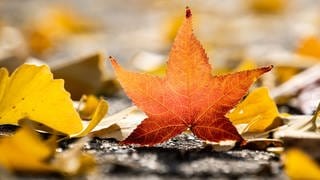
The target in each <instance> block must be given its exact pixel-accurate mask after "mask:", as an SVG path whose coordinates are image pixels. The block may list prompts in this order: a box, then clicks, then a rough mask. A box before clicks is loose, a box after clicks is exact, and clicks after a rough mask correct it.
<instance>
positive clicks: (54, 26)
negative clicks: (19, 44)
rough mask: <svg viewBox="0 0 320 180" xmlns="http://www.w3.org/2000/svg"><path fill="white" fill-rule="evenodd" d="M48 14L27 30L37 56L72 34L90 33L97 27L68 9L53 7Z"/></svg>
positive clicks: (29, 40) (32, 48) (30, 43)
mask: <svg viewBox="0 0 320 180" xmlns="http://www.w3.org/2000/svg"><path fill="white" fill-rule="evenodd" d="M46 12H47V14H45V15H44V16H42V17H41V19H39V20H37V21H36V22H35V23H33V24H31V25H30V27H32V28H29V29H28V30H27V34H28V42H29V46H30V48H31V50H32V51H33V52H34V53H36V54H42V53H44V52H45V51H46V50H48V49H49V48H51V47H52V46H53V45H54V44H55V42H56V41H57V40H61V39H63V38H65V37H67V36H68V35H70V34H75V33H83V32H88V31H91V30H92V29H94V27H95V25H94V24H93V23H92V21H89V20H88V19H87V18H85V17H82V16H80V15H79V14H77V13H75V12H74V11H73V10H72V9H68V8H66V7H62V6H59V7H53V8H51V9H48V10H47V11H46Z"/></svg>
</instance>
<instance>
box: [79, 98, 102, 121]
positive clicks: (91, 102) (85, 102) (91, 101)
mask: <svg viewBox="0 0 320 180" xmlns="http://www.w3.org/2000/svg"><path fill="white" fill-rule="evenodd" d="M98 104H99V99H98V98H97V97H96V96H94V95H89V96H86V95H83V96H82V97H81V99H80V105H79V106H80V107H79V110H78V111H79V114H80V117H81V119H83V120H85V119H91V118H92V116H93V114H94V112H95V110H96V109H97V106H98Z"/></svg>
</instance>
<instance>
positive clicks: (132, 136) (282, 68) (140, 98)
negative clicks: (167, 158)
mask: <svg viewBox="0 0 320 180" xmlns="http://www.w3.org/2000/svg"><path fill="white" fill-rule="evenodd" d="M30 2H31V4H29V5H30V6H25V7H24V8H23V9H19V10H18V9H17V10H15V11H17V15H14V16H13V15H12V13H13V11H12V12H11V10H10V9H8V10H6V11H4V13H3V14H2V16H1V17H0V179H2V178H6V176H2V172H4V173H7V172H8V174H9V175H10V176H11V175H13V176H14V175H16V174H22V175H24V174H27V175H30V174H33V175H35V177H36V176H37V175H38V174H46V175H49V176H50V175H51V174H52V173H54V174H59V175H61V176H67V177H68V176H70V177H79V176H80V177H81V178H82V176H81V175H82V174H87V173H90V172H94V171H92V170H97V169H98V170H100V169H99V168H101V166H102V165H103V168H104V167H105V166H104V164H102V163H105V162H107V163H110V162H111V163H114V164H116V165H117V167H118V166H119V167H120V166H122V165H121V164H118V163H119V162H118V161H119V159H121V158H123V157H126V156H127V154H126V153H128V152H135V151H136V150H141V149H142V150H146V149H148V148H150V146H154V147H152V148H150V150H154V148H155V149H157V148H158V147H162V146H164V145H168V144H170V146H171V144H174V145H175V143H176V142H172V141H174V139H172V138H175V137H176V136H177V135H180V134H182V135H180V136H184V135H188V137H189V136H190V137H192V138H194V139H188V140H186V141H187V142H189V141H190V143H192V142H195V141H196V142H197V143H198V144H199V148H203V149H205V150H206V153H207V150H212V151H218V152H220V151H229V150H232V149H236V151H240V152H241V151H245V150H244V149H249V150H255V151H258V150H259V151H267V152H268V153H273V155H274V156H276V157H278V156H279V157H280V158H275V159H279V164H281V163H283V165H284V166H283V167H284V168H283V172H284V173H285V174H286V175H287V176H288V177H289V178H292V179H319V178H320V165H319V163H318V162H319V160H320V153H318V152H319V145H318V144H319V143H320V131H319V121H320V93H319V92H320V73H319V72H320V65H319V64H320V37H319V30H320V29H319V27H320V26H319V24H320V21H319V19H320V14H319V10H318V9H317V8H315V7H316V6H314V5H313V4H312V3H311V4H312V5H311V6H312V7H313V6H314V8H310V7H308V8H307V7H305V6H304V4H308V3H306V2H303V3H302V2H301V3H297V2H293V1H292V2H291V1H287V0H243V1H230V2H232V3H230V2H229V1H226V2H222V1H221V2H218V1H213V2H203V3H197V4H195V3H191V2H190V3H191V5H192V7H193V8H194V11H193V12H196V14H197V15H196V18H193V14H192V13H191V10H190V9H189V8H186V11H185V16H184V18H183V16H180V13H179V14H178V13H177V12H178V11H177V9H180V8H177V7H178V5H182V6H181V7H185V6H186V5H185V2H177V4H178V5H177V6H173V4H172V5H170V6H169V4H170V3H168V4H166V5H165V6H164V5H163V3H160V2H158V1H157V0H155V1H154V2H153V1H152V3H149V2H148V3H146V2H144V1H143V2H136V4H135V5H132V4H130V3H129V2H128V4H130V6H131V5H132V6H133V7H130V8H126V11H127V12H126V13H125V14H123V15H122V14H121V15H119V14H118V13H119V12H120V11H119V12H116V11H115V10H117V11H118V10H119V9H118V8H114V7H117V5H119V4H120V5H121V8H120V9H123V7H124V6H123V4H122V3H121V2H116V1H115V2H112V3H111V1H110V2H107V1H106V2H102V1H101V2H98V1H97V2H95V3H93V4H92V5H90V7H86V3H79V4H78V5H79V7H78V6H77V7H74V6H69V5H71V4H72V3H70V4H68V5H61V4H60V5H59V4H56V3H52V4H51V5H50V6H47V7H45V8H44V7H42V6H43V5H44V4H47V3H44V4H38V3H35V4H33V5H32V2H33V1H30ZM228 2H229V3H228ZM207 3H208V6H206V4H207ZM27 4H28V3H26V4H25V5H27ZM100 4H103V5H101V7H103V8H101V7H99V8H98V6H99V5H100ZM146 4H148V5H146ZM140 5H141V7H140ZM167 5H168V7H167ZM210 5H213V6H210ZM16 6H17V5H13V7H16ZM135 6H139V8H138V9H139V10H138V11H137V7H135ZM300 6H301V7H300ZM4 7H7V6H6V3H2V2H1V3H0V9H1V10H3V9H5V8H4ZM8 7H9V6H8ZM83 7H84V9H85V10H84V11H78V9H82V8H83ZM128 7H129V6H128ZM146 7H147V8H146ZM161 7H164V8H161ZM169 7H174V8H169ZM304 8H306V9H307V10H302V9H304ZM41 9H42V10H41ZM144 9H152V12H151V11H150V12H149V11H148V12H145V10H144ZM20 11H21V12H20ZM136 11H137V12H136ZM160 11H161V13H160ZM162 11H163V12H162ZM1 12H2V11H1ZM30 12H32V13H30ZM90 12H91V13H90ZM92 12H93V13H92ZM142 12H143V13H142ZM164 12H165V13H164ZM14 13H15V12H14ZM8 14H9V16H8ZM141 14H143V15H141ZM6 15H7V16H8V17H7V16H6ZM159 17H161V18H159ZM154 19H157V21H154V22H153V20H154ZM160 19H162V20H163V21H159V20H160ZM137 20H139V21H140V22H141V24H139V23H140V22H139V23H137ZM155 24H156V25H155ZM193 26H196V27H201V28H195V30H196V31H194V30H193ZM174 37H175V38H174ZM198 39H199V40H198ZM172 41H173V42H172ZM200 41H201V43H200ZM171 44H172V45H171ZM170 46H171V49H170V51H169V56H168V58H166V56H165V55H164V54H165V52H166V51H167V50H169V47H170ZM107 55H114V56H116V57H119V59H126V58H127V59H128V58H131V59H129V60H128V61H127V64H126V63H125V61H118V60H116V59H115V58H113V57H112V56H110V58H109V59H110V61H107V58H105V57H107ZM209 57H210V58H209ZM210 59H211V60H212V59H213V60H214V61H211V60H210ZM118 62H119V63H118ZM120 64H123V66H122V65H120ZM125 64H126V65H127V66H126V67H125ZM212 67H214V68H212ZM127 68H128V69H132V71H129V70H127ZM112 69H113V71H112ZM134 71H135V72H134ZM128 98H129V99H128ZM107 100H108V102H110V103H108V102H107ZM180 136H178V137H180ZM95 141H96V142H98V141H101V142H110V143H108V144H103V143H102V145H99V146H95V145H94V142H95ZM91 143H93V144H91ZM178 143H179V142H178ZM115 144H116V146H115ZM104 145H108V146H111V147H110V149H112V148H114V149H117V148H118V149H119V152H121V153H120V154H121V155H119V156H117V158H114V159H113V158H110V156H109V155H110V154H112V152H111V153H109V152H102V151H103V148H104V147H103V146H104ZM113 146H115V147H113ZM186 146H189V144H187V145H186ZM174 148H178V147H174ZM163 149H164V150H166V148H163ZM178 149H179V148H178ZM148 150H149V149H148ZM249 150H248V151H249ZM100 151H101V152H100ZM195 153H196V152H195ZM187 154H188V153H187ZM122 155H123V156H122ZM135 155H136V154H135V153H133V155H132V156H135ZM184 155H185V154H184ZM186 157H187V155H186ZM135 158H136V157H135ZM186 159H188V158H186ZM135 160H137V159H135ZM138 160H139V159H138ZM138 160H137V161H138ZM102 161H105V162H102ZM161 161H162V160H161ZM188 163H189V162H188ZM108 168H109V166H108V167H106V169H108ZM120 168H121V167H120ZM152 168H153V167H152ZM109 169H112V168H109ZM117 170H118V169H117V168H116V169H114V171H117ZM102 171H103V172H104V171H105V169H104V170H102ZM107 171H108V172H109V170H106V172H107ZM281 171H282V169H281ZM98 179H99V178H98Z"/></svg>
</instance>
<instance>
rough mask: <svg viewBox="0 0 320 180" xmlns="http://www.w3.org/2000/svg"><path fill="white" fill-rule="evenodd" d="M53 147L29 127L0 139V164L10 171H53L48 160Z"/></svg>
mask: <svg viewBox="0 0 320 180" xmlns="http://www.w3.org/2000/svg"><path fill="white" fill-rule="evenodd" d="M54 151H55V149H54V147H51V146H49V144H46V143H45V142H44V141H42V139H41V138H40V137H39V136H38V135H37V134H36V132H34V131H33V130H32V129H31V128H29V127H22V128H21V129H19V130H18V131H17V132H16V134H14V135H13V136H9V137H4V138H1V139H0V154H1V156H0V165H1V166H3V167H5V168H6V169H8V170H11V171H29V172H30V171H32V172H47V171H53V167H51V166H50V165H49V164H48V162H49V160H50V158H51V157H52V155H53V153H54Z"/></svg>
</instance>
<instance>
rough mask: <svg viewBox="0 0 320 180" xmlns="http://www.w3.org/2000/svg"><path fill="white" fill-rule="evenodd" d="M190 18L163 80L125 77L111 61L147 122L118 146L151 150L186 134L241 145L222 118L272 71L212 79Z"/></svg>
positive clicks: (131, 74) (130, 74) (140, 75)
mask: <svg viewBox="0 0 320 180" xmlns="http://www.w3.org/2000/svg"><path fill="white" fill-rule="evenodd" d="M191 16H192V13H191V10H190V9H189V8H186V19H185V21H184V23H183V24H182V26H181V28H180V30H179V32H178V34H177V36H176V38H175V41H174V43H173V45H172V48H171V51H170V54H169V60H168V67H167V73H166V76H165V77H163V78H160V77H156V76H152V75H148V74H145V73H134V72H129V71H126V70H125V69H123V68H122V67H121V66H120V65H119V64H118V63H117V62H116V60H115V59H113V58H112V57H111V58H110V60H111V64H112V66H113V68H114V70H115V73H116V76H117V78H118V80H119V81H120V84H121V86H122V87H123V89H124V91H125V92H126V94H127V95H128V97H129V98H130V99H131V100H132V101H133V102H134V103H135V104H136V105H137V106H138V107H139V108H140V109H141V110H143V111H144V112H145V113H146V114H147V116H148V118H147V119H145V120H144V121H143V122H142V123H141V124H140V125H139V126H138V127H137V128H136V129H135V130H134V132H133V133H132V134H131V135H130V136H129V137H128V138H127V139H125V140H124V141H123V142H122V143H124V144H141V145H154V144H157V143H161V142H163V141H166V140H168V139H170V138H172V137H174V136H176V135H178V134H180V133H182V132H183V131H185V130H186V129H188V128H190V130H191V131H192V132H193V133H194V134H195V135H196V136H197V137H199V138H201V139H203V140H208V141H222V140H236V141H239V142H243V138H242V137H241V136H240V135H239V133H238V132H237V130H236V128H235V127H234V126H233V125H232V123H231V122H230V121H229V120H228V119H227V118H226V117H225V114H226V113H227V112H228V111H229V110H231V109H232V108H233V107H234V106H235V105H236V104H237V103H238V102H239V101H240V100H241V99H242V98H243V96H244V95H246V94H247V91H248V89H249V88H250V86H251V84H252V83H253V82H254V81H255V80H256V79H257V78H258V77H259V76H260V75H262V74H263V73H265V72H267V71H270V70H271V69H272V66H269V67H262V68H258V69H254V70H249V71H241V72H237V73H233V74H227V75H223V76H212V75H211V71H212V68H211V66H210V64H209V63H208V57H207V55H206V53H205V50H204V49H203V47H202V45H201V44H200V42H199V41H198V40H197V38H196V37H195V36H194V34H193V30H192V20H191V19H192V18H191Z"/></svg>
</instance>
